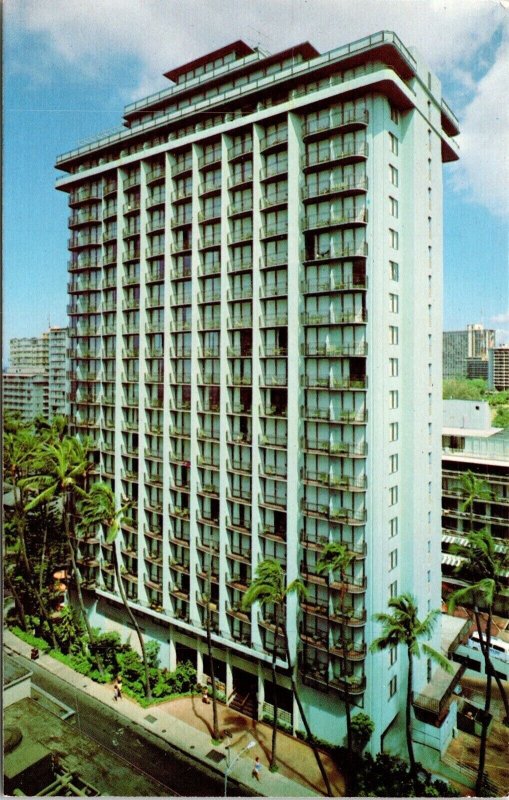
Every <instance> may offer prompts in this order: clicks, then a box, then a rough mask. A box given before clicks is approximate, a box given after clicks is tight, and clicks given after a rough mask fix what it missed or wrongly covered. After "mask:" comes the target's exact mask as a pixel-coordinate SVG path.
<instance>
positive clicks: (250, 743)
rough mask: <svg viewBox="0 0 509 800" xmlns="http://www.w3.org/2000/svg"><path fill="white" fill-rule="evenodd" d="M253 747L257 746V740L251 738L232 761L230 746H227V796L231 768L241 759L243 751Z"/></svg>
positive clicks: (225, 783) (225, 788) (225, 784)
mask: <svg viewBox="0 0 509 800" xmlns="http://www.w3.org/2000/svg"><path fill="white" fill-rule="evenodd" d="M253 747H256V742H255V741H254V739H251V741H250V742H248V743H247V744H246V746H245V747H244V748H243V749H242V750H241V751H240V753H237V755H236V756H235V758H234V759H233V761H230V747H229V746H228V747H227V748H226V751H227V755H226V769H225V771H224V796H225V797H227V790H228V775H229V774H230V772H231V770H232V769H233V767H234V766H235V764H236V763H237V761H238V760H239V758H240V757H241V755H242V754H243V753H245V752H246V750H251V749H252V748H253Z"/></svg>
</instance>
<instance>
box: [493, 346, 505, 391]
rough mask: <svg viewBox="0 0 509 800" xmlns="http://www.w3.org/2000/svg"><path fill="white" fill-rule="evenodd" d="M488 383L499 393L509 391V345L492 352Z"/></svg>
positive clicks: (495, 348)
mask: <svg viewBox="0 0 509 800" xmlns="http://www.w3.org/2000/svg"><path fill="white" fill-rule="evenodd" d="M488 383H489V385H490V386H491V387H492V388H493V389H498V391H504V390H506V389H509V345H503V346H502V347H493V348H492V349H491V350H490V353H489V373H488Z"/></svg>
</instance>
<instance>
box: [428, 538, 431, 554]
mask: <svg viewBox="0 0 509 800" xmlns="http://www.w3.org/2000/svg"><path fill="white" fill-rule="evenodd" d="M428 553H431V539H428Z"/></svg>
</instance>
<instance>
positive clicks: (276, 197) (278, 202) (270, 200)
mask: <svg viewBox="0 0 509 800" xmlns="http://www.w3.org/2000/svg"><path fill="white" fill-rule="evenodd" d="M287 203H288V191H287V190H285V191H284V192H272V193H269V194H267V195H265V197H263V198H262V200H261V202H260V208H261V210H262V211H263V210H264V209H267V208H275V207H277V206H285V205H286V204H287Z"/></svg>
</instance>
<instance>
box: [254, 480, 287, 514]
mask: <svg viewBox="0 0 509 800" xmlns="http://www.w3.org/2000/svg"><path fill="white" fill-rule="evenodd" d="M279 485H280V486H281V488H282V489H284V486H282V484H279ZM286 499H287V498H286V494H285V495H277V494H272V493H271V492H263V494H259V495H258V505H260V506H264V507H267V508H274V509H283V510H286Z"/></svg>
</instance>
